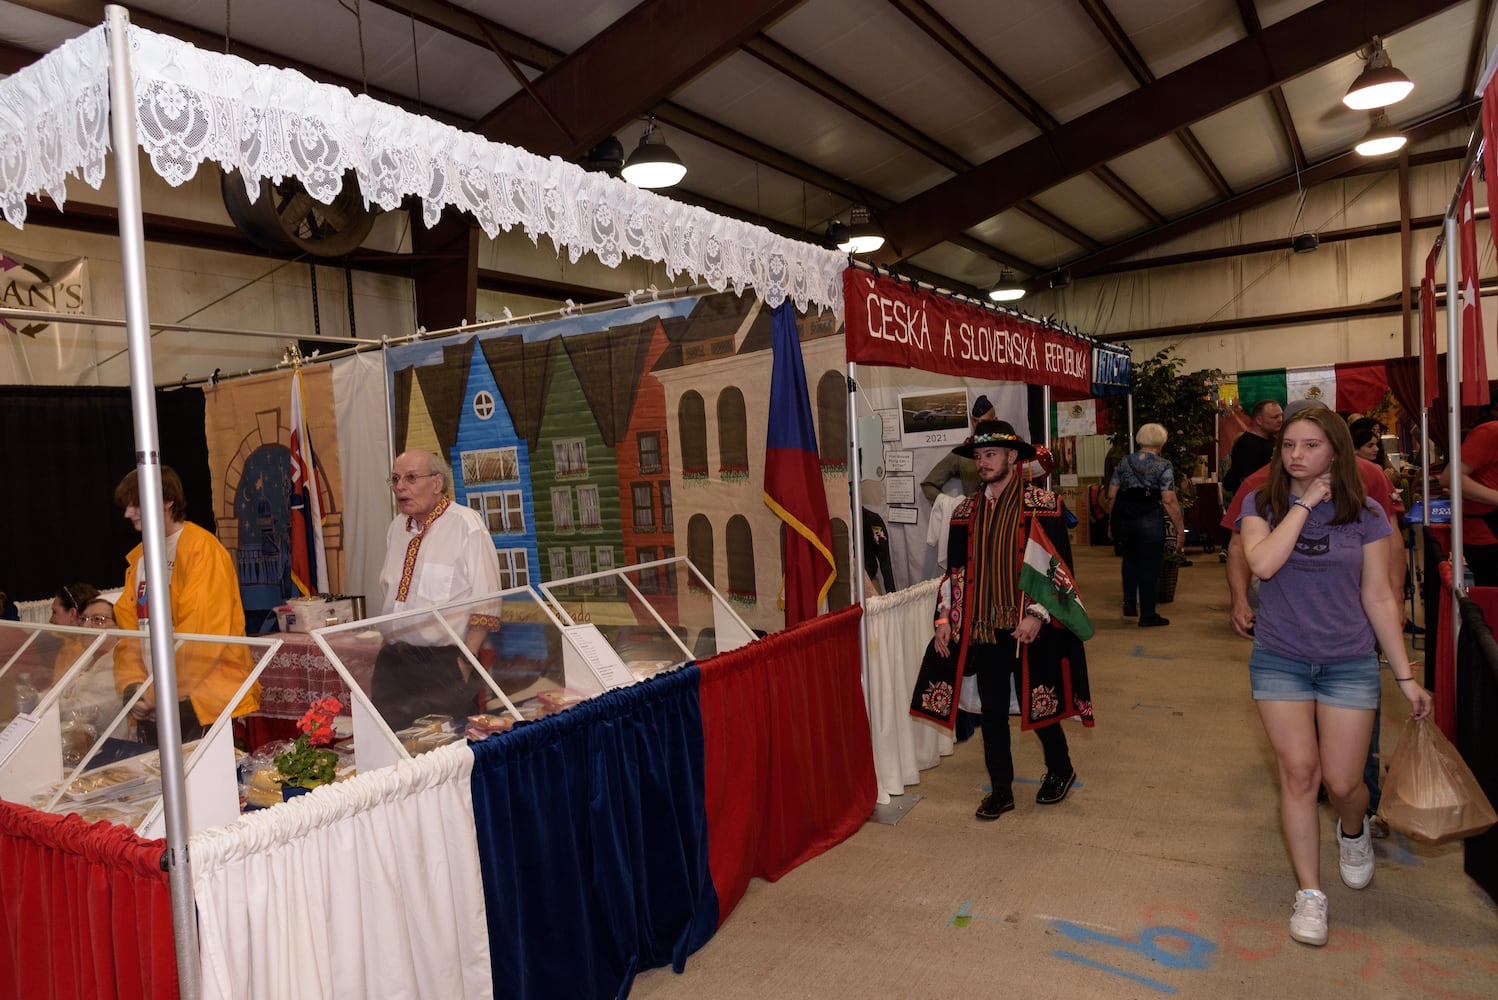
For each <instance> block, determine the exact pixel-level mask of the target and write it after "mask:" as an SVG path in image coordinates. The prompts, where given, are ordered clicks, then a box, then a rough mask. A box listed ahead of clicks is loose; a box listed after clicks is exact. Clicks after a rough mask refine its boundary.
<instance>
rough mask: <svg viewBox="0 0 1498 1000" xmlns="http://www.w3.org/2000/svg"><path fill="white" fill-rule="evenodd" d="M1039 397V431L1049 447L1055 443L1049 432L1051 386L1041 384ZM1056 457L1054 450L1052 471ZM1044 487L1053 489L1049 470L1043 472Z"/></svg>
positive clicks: (1050, 429) (1050, 430)
mask: <svg viewBox="0 0 1498 1000" xmlns="http://www.w3.org/2000/svg"><path fill="white" fill-rule="evenodd" d="M1040 398H1041V404H1040V412H1041V417H1040V433H1041V440H1042V441H1044V442H1045V446H1046V447H1047V448H1049V447H1050V446H1051V445H1053V444H1055V443H1056V442H1055V441H1053V440H1052V439H1051V432H1052V430H1053V428H1052V427H1051V387H1050V386H1049V385H1043V386H1041V387H1040ZM1058 458H1060V456H1059V455H1057V454H1055V453H1054V452H1053V453H1052V454H1051V469H1052V470H1053V471H1054V470H1055V468H1056V460H1057V459H1058ZM1045 488H1046V489H1048V490H1049V489H1054V487H1053V486H1052V485H1051V473H1050V472H1047V473H1046V474H1045Z"/></svg>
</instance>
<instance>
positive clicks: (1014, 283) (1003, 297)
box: [988, 267, 1025, 302]
mask: <svg viewBox="0 0 1498 1000" xmlns="http://www.w3.org/2000/svg"><path fill="white" fill-rule="evenodd" d="M988 297H989V298H991V299H993V300H994V301H995V302H1016V301H1018V300H1020V299H1022V298H1024V297H1025V286H1024V285H1022V284H1020V282H1019V280H1018V279H1017V278H1015V276H1014V272H1013V271H1011V270H1009V269H1008V268H1007V267H1006V268H1005V269H1004V270H1003V271H1001V272H999V283H998V284H997V285H994V286H993V287H992V288H990V289H989V290H988Z"/></svg>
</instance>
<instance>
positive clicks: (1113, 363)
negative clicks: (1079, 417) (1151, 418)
mask: <svg viewBox="0 0 1498 1000" xmlns="http://www.w3.org/2000/svg"><path fill="white" fill-rule="evenodd" d="M1133 386H1134V362H1133V356H1132V355H1131V354H1130V353H1129V351H1128V348H1124V347H1113V346H1112V345H1109V344H1098V345H1097V346H1096V347H1094V348H1093V349H1092V394H1093V395H1094V396H1122V395H1125V394H1126V393H1128V392H1130V391H1131V390H1132V389H1133Z"/></svg>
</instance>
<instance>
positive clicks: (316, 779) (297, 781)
mask: <svg viewBox="0 0 1498 1000" xmlns="http://www.w3.org/2000/svg"><path fill="white" fill-rule="evenodd" d="M342 709H343V703H342V702H340V701H339V700H338V699H337V698H332V697H328V698H319V699H317V700H316V701H314V702H313V703H312V707H310V708H308V709H307V714H306V715H303V716H302V717H301V718H300V719H298V720H297V724H296V725H297V728H298V729H300V730H301V731H302V735H300V736H298V737H297V738H296V745H295V746H293V747H292V748H291V749H290V750H288V751H287V752H286V753H283V754H278V755H277V756H276V771H277V772H278V773H279V776H278V777H277V778H276V781H277V782H278V783H279V784H280V785H281V792H282V795H283V796H284V795H285V794H286V793H287V789H288V788H300V789H310V788H316V787H317V786H318V785H326V784H328V783H329V782H331V781H332V780H333V778H334V777H335V775H336V772H337V770H338V755H337V754H336V753H334V752H333V751H332V750H329V749H327V746H328V744H330V743H332V742H333V719H334V718H336V717H337V715H338V713H339V711H341V710H342Z"/></svg>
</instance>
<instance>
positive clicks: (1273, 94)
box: [1238, 0, 1308, 170]
mask: <svg viewBox="0 0 1498 1000" xmlns="http://www.w3.org/2000/svg"><path fill="white" fill-rule="evenodd" d="M1238 16H1239V17H1241V18H1242V19H1243V27H1244V29H1245V30H1246V31H1247V32H1248V34H1249V37H1250V38H1256V37H1258V35H1259V33H1260V32H1261V31H1263V29H1264V26H1263V24H1262V23H1261V22H1260V21H1259V8H1258V7H1257V6H1256V5H1255V4H1254V0H1238ZM1269 102H1270V103H1271V104H1273V105H1274V117H1275V119H1276V120H1277V121H1278V122H1279V125H1280V134H1281V135H1283V136H1284V137H1285V146H1286V148H1288V149H1289V150H1290V158H1291V159H1292V160H1294V161H1295V169H1296V170H1304V169H1305V168H1306V167H1307V166H1308V163H1307V161H1306V151H1305V147H1304V146H1302V145H1301V144H1300V133H1299V132H1297V131H1296V129H1295V119H1294V118H1292V117H1291V115H1290V104H1289V102H1288V101H1286V100H1285V88H1284V87H1281V86H1280V85H1279V84H1275V85H1274V86H1273V87H1270V88H1269Z"/></svg>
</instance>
